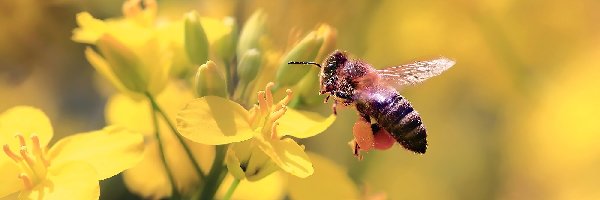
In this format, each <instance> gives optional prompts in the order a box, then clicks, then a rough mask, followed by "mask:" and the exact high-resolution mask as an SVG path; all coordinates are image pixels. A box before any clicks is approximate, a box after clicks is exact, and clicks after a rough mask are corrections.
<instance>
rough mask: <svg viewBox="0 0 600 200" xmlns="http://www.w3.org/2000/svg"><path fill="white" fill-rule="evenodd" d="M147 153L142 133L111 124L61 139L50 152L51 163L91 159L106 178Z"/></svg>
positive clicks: (93, 164) (137, 160)
mask: <svg viewBox="0 0 600 200" xmlns="http://www.w3.org/2000/svg"><path fill="white" fill-rule="evenodd" d="M143 152H144V140H143V137H142V135H141V134H139V133H135V132H131V131H128V130H126V129H124V128H120V127H115V126H110V127H106V128H104V129H102V130H99V131H92V132H89V133H81V134H75V135H72V136H69V137H66V138H64V139H62V140H60V141H58V142H57V143H56V144H55V145H54V146H53V147H52V148H51V149H50V151H49V152H48V155H49V157H50V160H52V164H62V163H67V162H70V161H77V160H80V161H85V162H88V163H89V164H90V165H92V167H94V169H96V171H97V172H98V177H97V179H98V180H103V179H106V178H109V177H111V176H114V175H116V174H118V173H119V172H121V171H123V170H125V169H128V168H130V167H132V166H134V165H136V164H137V163H138V162H139V161H140V160H141V159H142V155H143Z"/></svg>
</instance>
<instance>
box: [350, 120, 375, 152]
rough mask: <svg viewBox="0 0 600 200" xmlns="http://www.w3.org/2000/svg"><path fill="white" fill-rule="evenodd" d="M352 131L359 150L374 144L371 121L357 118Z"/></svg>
mask: <svg viewBox="0 0 600 200" xmlns="http://www.w3.org/2000/svg"><path fill="white" fill-rule="evenodd" d="M352 133H353V134H354V140H355V141H356V143H357V144H358V146H359V148H360V150H363V151H368V150H370V149H371V148H373V146H374V137H373V131H371V123H370V122H367V121H364V120H358V121H356V123H354V127H352Z"/></svg>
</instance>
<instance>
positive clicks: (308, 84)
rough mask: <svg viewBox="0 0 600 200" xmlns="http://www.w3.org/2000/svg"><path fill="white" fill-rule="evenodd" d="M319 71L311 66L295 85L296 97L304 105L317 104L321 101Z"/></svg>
mask: <svg viewBox="0 0 600 200" xmlns="http://www.w3.org/2000/svg"><path fill="white" fill-rule="evenodd" d="M319 72H320V69H319V68H316V67H313V68H311V69H310V71H309V72H308V74H307V75H306V76H304V78H302V80H300V82H299V83H298V85H297V89H296V90H295V91H298V97H299V99H300V100H301V101H302V103H304V104H306V105H311V104H317V103H321V102H322V101H323V97H322V96H319V87H320V85H319Z"/></svg>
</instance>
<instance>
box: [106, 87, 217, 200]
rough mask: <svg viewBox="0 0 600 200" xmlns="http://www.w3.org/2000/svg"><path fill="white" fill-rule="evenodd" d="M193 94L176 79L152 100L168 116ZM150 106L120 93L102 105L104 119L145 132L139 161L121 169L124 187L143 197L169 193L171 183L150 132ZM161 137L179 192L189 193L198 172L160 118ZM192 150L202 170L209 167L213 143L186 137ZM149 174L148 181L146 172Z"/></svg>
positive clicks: (167, 194) (168, 194)
mask: <svg viewBox="0 0 600 200" xmlns="http://www.w3.org/2000/svg"><path fill="white" fill-rule="evenodd" d="M193 98H194V94H193V92H192V90H191V89H189V88H187V87H185V86H183V85H182V84H180V83H178V82H171V83H170V84H168V85H167V86H166V87H165V89H164V91H163V92H162V93H161V94H160V95H158V96H157V97H156V101H157V102H158V103H159V104H161V105H165V106H164V107H163V108H164V111H165V112H166V113H167V115H168V116H169V117H172V119H171V120H174V116H175V115H176V113H177V112H178V111H179V110H180V109H181V108H183V107H184V106H185V104H186V103H187V102H189V101H191V100H192V99H193ZM151 116H152V110H151V107H150V103H149V102H148V101H147V100H141V101H136V100H134V99H132V98H130V97H129V96H127V95H124V94H116V95H113V96H112V97H111V98H110V99H109V100H108V104H107V105H106V121H107V123H109V124H116V125H121V126H125V127H127V128H130V129H131V130H136V131H140V132H141V133H143V134H145V135H146V143H145V146H146V152H145V154H144V158H143V159H142V161H141V162H140V163H139V164H138V165H136V166H134V167H133V168H131V169H128V170H127V171H125V172H124V173H123V179H124V181H125V185H126V186H127V188H128V189H129V190H130V191H132V192H134V193H136V194H139V195H141V196H143V197H145V198H150V199H160V198H165V197H169V196H171V194H172V191H171V185H170V182H169V179H168V177H167V174H166V171H165V169H164V167H163V164H162V161H161V159H160V152H159V147H158V142H157V141H156V138H155V137H154V135H153V132H154V129H153V128H152V125H151V124H152V123H153V122H152V118H151ZM159 130H160V131H161V133H164V134H161V138H162V142H163V146H164V150H165V152H164V154H165V157H166V158H167V162H168V165H169V166H170V167H171V170H172V172H171V173H172V174H173V176H174V179H175V185H176V186H177V187H178V189H179V190H180V192H181V193H183V194H189V193H190V192H192V191H194V190H195V189H197V186H198V182H199V181H200V180H199V179H198V175H197V174H196V173H195V171H194V169H193V166H192V163H191V162H190V160H189V159H188V157H187V156H186V155H185V151H184V149H183V147H182V145H181V144H180V143H179V141H177V139H176V138H175V137H174V136H173V134H172V133H168V131H169V129H168V128H167V125H166V123H165V122H164V121H161V123H159ZM186 144H187V145H188V146H189V147H190V149H191V150H192V152H193V154H194V157H195V159H196V160H197V161H199V162H200V166H201V167H202V169H203V170H204V171H205V172H206V171H208V170H209V169H210V165H211V164H212V160H213V157H214V147H212V146H208V145H203V144H198V143H195V142H191V141H186ZM148 174H152V181H148V179H147V175H148Z"/></svg>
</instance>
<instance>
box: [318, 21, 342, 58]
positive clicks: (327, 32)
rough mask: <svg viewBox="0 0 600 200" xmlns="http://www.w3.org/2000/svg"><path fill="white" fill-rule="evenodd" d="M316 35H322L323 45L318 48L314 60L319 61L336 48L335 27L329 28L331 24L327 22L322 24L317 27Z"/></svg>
mask: <svg viewBox="0 0 600 200" xmlns="http://www.w3.org/2000/svg"><path fill="white" fill-rule="evenodd" d="M317 33H318V35H320V36H321V37H323V45H322V46H321V49H319V54H317V58H316V59H315V61H316V62H321V61H323V60H324V59H325V57H326V56H328V55H329V54H331V52H333V51H334V50H335V49H336V48H335V46H336V45H335V43H336V40H337V32H336V30H335V29H333V28H331V26H329V25H327V24H322V25H321V26H319V28H318V29H317Z"/></svg>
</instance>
